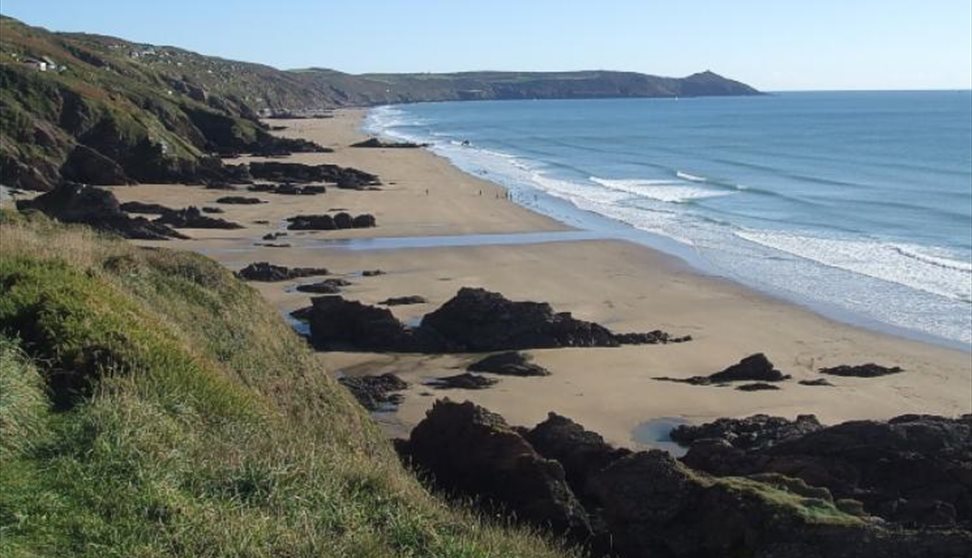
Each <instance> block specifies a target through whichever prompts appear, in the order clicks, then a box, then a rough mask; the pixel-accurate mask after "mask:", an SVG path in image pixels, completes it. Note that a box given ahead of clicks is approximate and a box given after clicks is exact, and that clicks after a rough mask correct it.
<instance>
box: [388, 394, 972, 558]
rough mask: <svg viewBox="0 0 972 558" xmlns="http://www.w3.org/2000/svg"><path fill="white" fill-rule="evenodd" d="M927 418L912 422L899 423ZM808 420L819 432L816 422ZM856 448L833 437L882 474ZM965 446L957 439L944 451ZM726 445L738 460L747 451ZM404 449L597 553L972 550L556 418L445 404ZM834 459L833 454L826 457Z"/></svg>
mask: <svg viewBox="0 0 972 558" xmlns="http://www.w3.org/2000/svg"><path fill="white" fill-rule="evenodd" d="M929 420H932V419H931V418H930V417H909V418H905V419H901V420H896V421H892V422H893V423H898V424H905V423H909V424H913V423H915V422H916V421H919V422H920V421H929ZM938 420H941V419H938ZM970 420H972V418H970ZM761 422H762V423H765V424H769V423H770V422H772V421H765V420H763V421H761ZM798 422H801V423H806V424H807V425H812V424H816V421H815V420H811V419H810V418H803V419H801V420H800V421H798ZM724 426H725V425H724ZM775 426H776V427H781V428H782V426H781V425H780V424H776V425H775ZM790 426H792V425H790ZM818 426H819V425H818ZM717 430H719V431H720V432H721V431H726V430H727V429H726V428H720V429H717ZM826 431H827V429H819V430H815V431H811V432H809V433H807V434H803V435H802V436H800V435H798V436H797V437H796V438H794V439H792V440H791V439H790V438H789V437H786V436H784V437H782V438H781V439H782V440H783V441H781V442H779V443H778V444H777V445H775V446H774V445H768V446H767V448H769V449H768V450H767V451H773V449H774V448H780V447H783V446H784V445H787V444H794V443H796V444H798V443H801V442H802V441H804V440H806V439H809V438H812V437H820V436H822V435H823V434H824V433H825V432H826ZM913 434H917V436H915V438H916V439H915V440H912V441H911V442H910V444H911V446H912V449H915V450H918V453H919V454H920V455H923V454H924V452H925V450H927V449H928V448H925V450H921V449H919V448H920V446H922V445H923V442H926V443H927V442H930V441H931V439H932V438H933V439H936V440H939V441H940V438H939V437H937V436H931V438H929V436H928V433H918V432H915V433H913ZM794 435H796V434H794ZM906 438H907V436H906ZM713 441H714V440H713V439H712V438H707V439H705V440H704V441H703V442H704V443H711V442H713ZM848 441H849V440H844V439H835V440H833V441H832V444H833V446H834V447H835V448H836V447H838V446H843V447H844V449H843V450H842V451H844V452H847V453H851V454H855V455H856V456H857V457H856V458H857V459H859V460H862V461H868V462H869V463H870V464H871V466H870V468H869V469H867V471H868V472H870V473H873V474H875V477H882V473H880V469H881V468H882V467H884V466H885V465H886V463H885V462H884V458H885V457H886V455H885V454H884V453H882V452H877V453H868V451H867V450H873V449H875V448H874V447H873V446H868V447H866V448H864V449H863V450H861V449H859V448H857V446H855V445H854V444H853V443H851V444H849V445H845V444H844V443H845V442H848ZM960 441H961V440H957V439H956V440H949V441H948V444H946V445H948V446H950V447H951V446H952V443H953V442H960ZM718 442H720V443H721V444H723V445H724V446H726V447H729V448H731V449H732V450H734V451H736V452H740V453H745V451H746V450H743V449H741V448H738V447H733V446H732V445H730V444H729V443H728V442H726V441H724V440H719V441H718ZM931 445H936V444H934V443H932V444H931ZM966 448H968V446H966ZM398 449H399V451H400V452H401V454H402V456H403V458H405V459H406V460H408V461H410V462H411V463H412V464H414V465H416V466H417V467H418V468H419V470H421V471H424V472H427V473H429V475H430V479H431V480H432V481H433V482H434V483H435V484H436V485H437V486H438V487H439V488H440V489H442V490H444V491H446V492H448V493H453V494H460V495H464V496H470V497H472V498H474V499H476V500H477V501H479V502H480V503H483V504H485V505H486V509H487V511H489V512H496V511H500V512H503V511H505V512H509V513H510V514H511V516H512V517H513V518H514V519H515V520H517V521H520V522H525V523H528V524H531V525H536V526H541V527H544V528H546V529H548V530H550V531H552V533H553V534H555V535H561V536H562V535H563V534H565V533H566V534H567V535H568V537H569V540H571V541H572V542H575V543H580V544H582V545H584V546H586V547H587V548H588V549H589V550H590V553H591V555H593V556H616V557H619V558H640V557H645V556H660V557H665V558H699V557H707V556H752V557H761V558H770V557H774V558H806V557H810V558H825V557H826V558H830V557H837V558H852V557H853V558H859V557H874V558H878V557H885V556H890V557H893V558H905V557H928V558H932V557H935V558H939V557H940V558H946V557H957V556H965V555H967V554H968V551H969V550H970V549H972V533H970V531H969V530H967V529H965V530H962V529H955V528H946V529H926V530H922V531H911V530H908V529H907V528H900V527H895V528H887V527H886V525H885V523H884V522H882V521H881V520H880V519H876V518H873V517H871V516H869V515H868V512H867V511H865V509H864V508H863V507H862V505H861V503H860V502H859V501H856V500H850V499H840V498H835V494H832V493H831V490H830V489H829V488H828V487H826V486H823V485H814V484H813V483H810V482H808V481H806V480H805V479H801V478H798V477H794V476H785V475H783V474H779V473H766V472H762V471H757V472H755V473H752V474H750V475H749V476H747V477H742V476H726V477H714V476H710V475H709V474H706V473H704V472H699V471H697V470H693V469H691V468H690V467H688V466H687V465H686V464H685V463H681V462H679V461H678V460H676V459H674V458H673V457H672V456H670V455H669V454H667V453H665V452H662V451H658V450H653V451H641V452H635V453H633V452H630V451H628V450H619V449H615V448H613V447H611V446H610V445H609V444H607V443H605V442H604V440H603V439H602V438H601V437H600V436H598V435H597V434H595V433H593V432H589V431H587V430H585V429H584V428H583V427H582V426H580V425H578V424H576V423H574V422H573V421H571V420H570V419H567V418H565V417H562V416H559V415H556V414H553V413H551V414H550V416H549V417H548V418H547V420H546V421H544V422H543V423H541V424H539V425H537V426H536V427H535V428H533V429H525V428H511V427H509V426H508V425H507V424H506V423H505V421H503V419H502V418H501V417H499V416H498V415H495V414H493V413H491V412H489V411H487V410H486V409H483V408H482V407H479V406H477V405H474V404H473V403H469V402H466V403H462V404H459V403H453V402H451V401H448V400H445V401H437V402H436V403H435V404H434V405H433V408H432V410H430V411H429V412H428V413H427V416H426V418H425V420H423V421H422V422H420V423H419V424H418V425H417V426H416V427H415V429H414V430H413V431H412V434H411V437H410V439H409V440H407V441H402V442H401V443H400V444H398ZM953 449H954V448H953ZM757 451H758V450H757ZM967 451H968V450H967ZM832 456H833V454H832V453H827V452H825V453H823V454H821V456H820V459H831V458H832ZM966 462H967V461H966ZM912 472H913V473H919V472H920V473H925V474H930V475H932V476H931V477H920V478H917V479H914V480H913V481H912V482H913V483H916V484H922V485H923V486H924V487H925V488H935V487H933V486H931V485H930V484H929V483H931V482H938V483H945V484H947V483H954V482H955V481H956V480H957V479H959V478H962V477H961V476H954V475H952V474H950V473H949V472H946V471H944V470H937V471H932V470H930V469H925V470H921V471H912ZM951 473H954V471H952V472H951ZM930 479H935V480H934V481H931V480H930ZM939 488H941V486H939ZM932 494H941V492H939V491H934V490H933V491H932Z"/></svg>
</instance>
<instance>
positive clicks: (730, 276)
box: [362, 105, 972, 354]
mask: <svg viewBox="0 0 972 558" xmlns="http://www.w3.org/2000/svg"><path fill="white" fill-rule="evenodd" d="M386 106H388V107H392V108H394V107H395V106H396V105H386ZM376 108H377V109H380V108H382V107H372V108H368V109H367V111H366V114H365V118H364V124H366V125H365V126H363V129H364V130H365V131H367V132H368V133H370V134H373V135H383V134H384V137H386V138H391V139H393V140H396V141H402V140H404V141H412V142H421V141H427V140H429V138H427V137H424V136H415V135H408V134H405V133H401V134H400V133H399V132H397V131H395V130H391V131H387V130H384V129H383V126H382V125H380V124H377V122H378V121H379V120H374V121H373V124H372V125H371V126H368V125H367V124H368V120H369V119H368V115H370V114H371V113H372V112H373V111H374V110H375V109H376ZM362 110H364V109H362ZM452 143H453V144H454V143H456V142H455V141H453V142H452ZM426 149H427V150H428V151H430V152H431V153H432V154H433V155H434V156H436V157H441V158H444V159H446V160H448V161H450V162H451V163H452V164H453V165H454V166H455V167H456V168H458V169H459V170H461V171H463V172H465V173H467V174H469V175H472V176H479V175H482V176H488V177H489V179H490V180H492V181H495V182H496V183H497V184H499V185H501V186H503V187H505V188H507V189H508V190H509V191H510V192H512V195H511V199H512V200H513V201H514V202H516V203H517V204H518V205H520V206H522V207H524V208H526V209H528V210H531V211H534V212H536V213H539V214H541V215H544V216H547V217H550V218H552V219H554V220H557V221H559V222H561V223H564V224H565V225H567V226H573V227H576V228H579V229H581V230H585V231H591V232H597V233H600V234H601V235H602V237H603V238H605V239H617V240H624V241H628V242H633V243H635V244H639V245H642V246H645V247H647V248H649V249H652V250H655V251H659V252H663V253H665V254H668V255H670V256H674V257H676V258H678V259H680V260H683V261H684V263H686V264H687V265H689V266H690V267H692V268H693V269H695V270H696V271H697V272H698V273H700V274H702V275H706V276H711V277H717V278H722V279H725V280H727V281H730V282H732V283H734V284H737V285H741V286H743V287H745V288H748V289H751V290H754V291H756V292H758V293H761V294H763V295H765V296H769V297H772V298H775V299H777V300H779V301H781V302H785V303H789V304H794V305H797V306H800V307H802V308H805V309H808V310H810V311H812V312H815V313H817V314H820V315H821V316H823V317H825V318H828V319H831V320H834V321H836V322H840V323H844V324H847V325H851V326H856V327H861V328H865V329H868V330H871V331H874V332H878V333H884V334H888V335H892V336H896V337H901V338H905V339H909V340H913V341H920V342H924V343H930V344H934V345H937V346H941V347H944V348H948V349H955V350H961V351H963V352H966V353H969V354H972V341H969V340H968V339H965V338H964V336H963V337H961V338H958V337H953V336H948V335H946V334H944V333H942V332H936V331H932V330H929V329H925V328H923V327H922V325H921V324H918V323H913V322H912V323H904V322H900V321H896V320H895V319H894V316H893V315H881V312H877V313H875V312H873V311H871V309H872V308H873V307H871V306H867V305H864V306H859V307H852V306H853V305H851V306H846V305H843V304H842V303H841V302H840V301H839V300H836V299H834V298H833V297H832V296H831V298H828V297H827V296H826V295H825V294H821V293H817V294H818V296H814V295H811V294H808V293H807V292H804V291H801V290H800V289H799V288H797V289H794V288H790V287H789V286H788V285H787V284H786V283H780V282H779V281H772V280H763V279H761V278H760V276H758V275H747V274H746V273H745V272H743V271H741V270H742V269H745V268H746V266H745V265H744V266H742V267H734V266H733V265H729V264H728V263H727V261H728V260H725V261H720V258H719V252H718V251H713V250H708V251H707V250H704V249H702V250H697V249H695V248H694V247H693V246H691V245H688V244H685V243H683V242H680V241H679V240H676V238H677V237H670V236H666V235H664V234H661V233H659V232H654V231H651V230H644V229H641V228H638V227H637V226H635V225H633V224H629V223H628V222H626V221H625V220H624V219H621V218H616V217H613V216H610V215H606V214H602V213H599V212H597V211H593V210H590V209H585V208H584V207H579V206H577V205H575V203H574V201H571V200H570V199H567V198H565V197H562V196H559V195H557V194H554V193H551V192H550V191H548V190H547V188H546V186H544V185H543V184H539V183H536V182H534V180H533V179H532V178H530V177H524V176H517V175H510V174H509V173H508V172H507V171H505V170H503V168H502V167H500V168H499V172H498V173H497V172H496V170H497V169H496V168H494V167H492V166H490V165H489V163H482V162H480V159H481V156H479V155H475V156H471V157H467V156H466V155H464V153H463V150H461V149H460V150H458V151H456V150H455V149H451V148H449V147H448V146H445V147H442V146H441V145H439V144H438V143H436V144H434V145H431V146H429V147H426ZM473 151H475V149H474V150H473ZM485 153H492V152H491V151H489V150H486V151H485ZM512 153H514V152H511V151H506V152H505V153H501V155H502V156H503V157H504V158H505V157H513V158H516V159H519V158H520V157H519V156H515V155H513V154H512ZM526 160H527V161H529V160H530V158H529V157H527V158H526ZM513 166H514V167H516V168H521V167H520V165H519V164H514V165H513ZM487 169H489V170H488V171H487ZM515 172H517V171H515ZM487 173H488V174H487ZM545 178H548V177H545ZM536 180H537V181H539V180H540V179H536ZM783 255H784V256H786V257H791V254H787V253H784V254H783ZM749 256H750V257H753V255H752V254H749ZM796 259H800V258H796ZM758 260H759V258H757V262H755V263H758ZM817 262H818V264H819V266H820V267H821V268H826V269H834V270H836V271H837V272H839V273H850V274H856V275H862V276H865V277H866V278H867V279H868V280H871V281H877V282H884V281H887V284H888V285H890V286H891V287H892V288H895V289H899V288H903V289H908V288H911V287H908V286H907V285H899V284H898V283H895V282H894V281H888V280H886V279H882V278H881V277H879V276H868V274H866V273H865V274H858V273H857V272H856V271H850V270H848V269H844V268H842V267H839V266H836V267H835V266H831V265H829V264H826V263H822V262H820V261H817ZM827 284H831V283H827ZM836 284H840V283H836ZM872 287H876V286H875V285H872ZM804 290H805V289H804ZM837 292H838V291H837V290H836V289H832V290H831V295H833V294H834V293H837ZM839 292H840V294H841V296H844V295H845V294H846V293H845V292H844V291H839ZM861 292H862V291H860V290H858V291H857V294H858V295H860V293H861ZM915 293H917V295H920V296H926V295H927V294H929V293H932V291H928V292H924V291H922V290H921V289H916V290H915ZM847 296H851V297H853V296H854V293H853V292H852V293H851V294H849V295H847ZM869 302H870V303H874V304H877V303H879V302H883V301H879V300H877V299H873V300H870V301H869ZM915 308H917V306H916V307H915ZM966 310H967V309H966ZM966 313H967V312H966ZM964 329H965V330H967V328H964Z"/></svg>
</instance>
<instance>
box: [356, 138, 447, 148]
mask: <svg viewBox="0 0 972 558" xmlns="http://www.w3.org/2000/svg"><path fill="white" fill-rule="evenodd" d="M428 145H429V144H427V143H413V142H410V141H381V140H380V139H378V138H368V139H366V140H364V141H359V142H358V143H352V144H351V145H350V147H372V148H389V149H402V148H405V149H408V148H416V147H428Z"/></svg>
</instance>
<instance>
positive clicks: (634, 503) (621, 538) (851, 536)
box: [588, 450, 972, 558]
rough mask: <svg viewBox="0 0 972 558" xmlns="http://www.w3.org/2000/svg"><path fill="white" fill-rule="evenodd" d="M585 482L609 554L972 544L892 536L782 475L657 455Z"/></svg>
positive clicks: (632, 459) (901, 553) (934, 550)
mask: <svg viewBox="0 0 972 558" xmlns="http://www.w3.org/2000/svg"><path fill="white" fill-rule="evenodd" d="M588 486H589V488H590V492H591V494H592V496H593V497H594V498H595V499H596V500H597V502H598V503H599V504H600V506H601V507H600V510H601V517H600V520H601V521H602V522H603V525H604V528H605V529H606V531H607V532H608V533H610V540H611V542H612V548H611V549H610V550H611V553H612V554H616V555H618V556H621V557H624V558H628V557H631V558H634V557H642V556H664V557H686V558H688V557H703V556H754V557H766V558H768V557H780V558H804V557H812V558H824V557H828V558H851V557H874V558H877V557H884V556H894V557H901V558H904V557H906V556H926V557H931V556H938V557H942V558H944V557H946V556H952V555H953V553H956V552H959V553H960V552H963V551H964V550H965V549H968V548H969V546H968V545H969V544H970V543H972V537H970V536H968V533H965V534H961V533H954V532H949V533H942V534H933V533H908V532H894V531H887V530H884V529H882V528H880V527H879V526H878V525H875V524H872V523H870V522H868V521H867V520H866V519H861V518H858V517H855V516H852V515H848V514H846V513H844V512H842V511H840V509H838V508H837V506H836V504H835V503H834V502H833V500H832V498H830V497H828V495H827V492H826V491H821V490H820V489H815V488H812V487H807V486H806V485H805V484H803V483H799V482H793V481H792V479H785V478H781V477H778V476H763V477H761V478H759V479H744V478H726V479H714V478H710V477H707V476H706V475H703V474H700V473H697V472H694V471H691V470H690V469H688V468H687V467H685V466H684V465H682V464H680V463H679V462H677V461H676V460H675V459H673V458H672V457H671V456H670V455H669V454H667V453H665V452H663V451H659V450H653V451H649V452H638V453H634V454H631V455H629V456H626V457H623V458H621V459H618V460H616V461H614V462H612V463H611V464H610V465H608V466H607V467H606V468H605V469H603V470H602V471H601V472H600V473H598V474H596V475H595V476H594V477H593V478H592V479H591V480H590V482H589V483H588ZM954 555H955V556H958V555H959V554H954Z"/></svg>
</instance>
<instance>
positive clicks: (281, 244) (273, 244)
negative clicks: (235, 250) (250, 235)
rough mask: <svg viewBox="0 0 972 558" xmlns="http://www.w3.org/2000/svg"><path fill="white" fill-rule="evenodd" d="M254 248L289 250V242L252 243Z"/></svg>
mask: <svg viewBox="0 0 972 558" xmlns="http://www.w3.org/2000/svg"><path fill="white" fill-rule="evenodd" d="M253 245H254V246H263V247H264V248H290V246H291V245H290V243H289V242H254V243H253Z"/></svg>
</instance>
